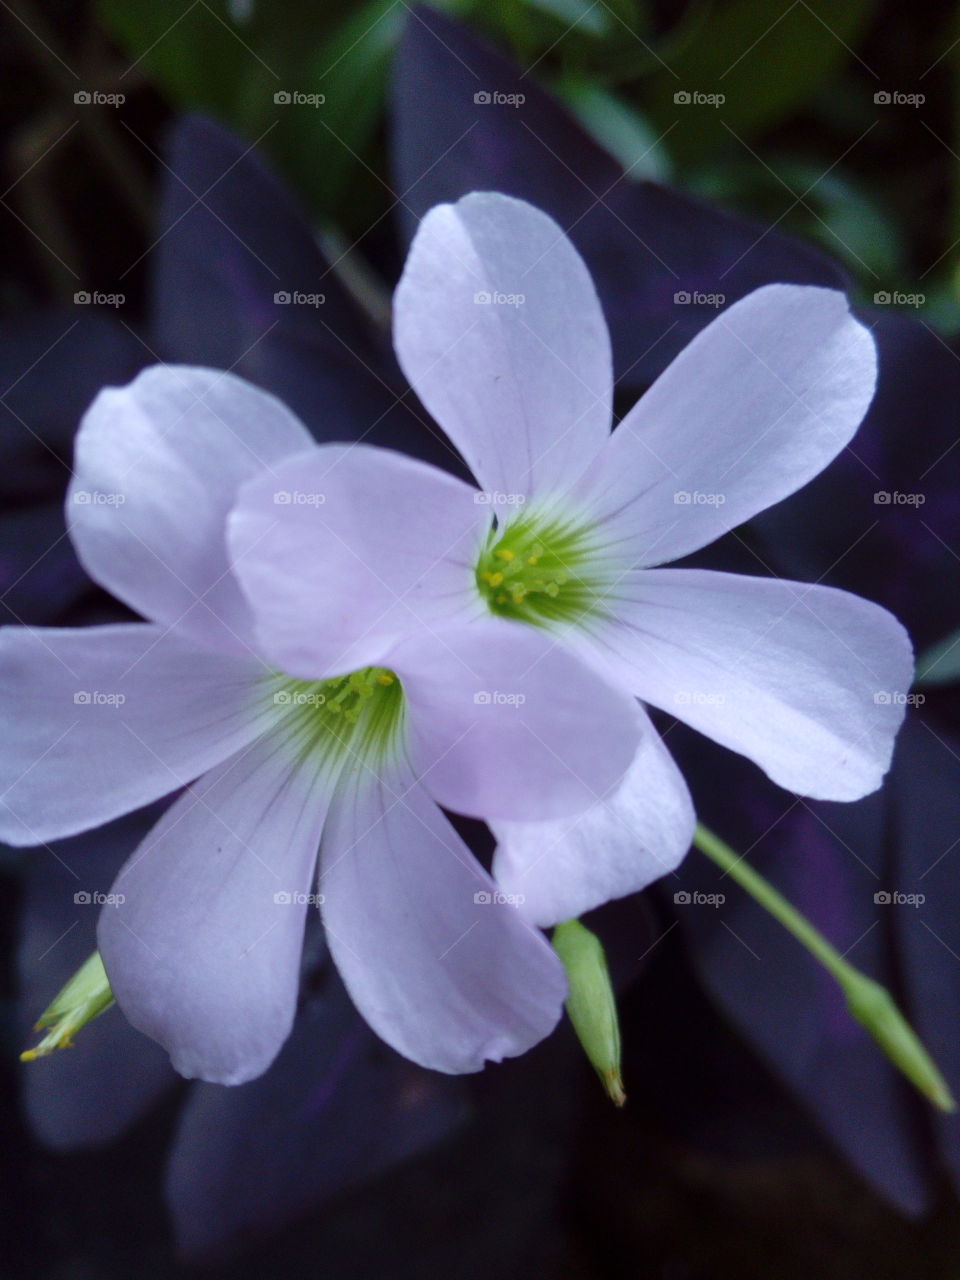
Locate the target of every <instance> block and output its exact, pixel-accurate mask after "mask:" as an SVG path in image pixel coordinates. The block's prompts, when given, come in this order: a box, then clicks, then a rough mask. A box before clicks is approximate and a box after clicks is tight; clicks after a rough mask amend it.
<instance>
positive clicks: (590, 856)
mask: <svg viewBox="0 0 960 1280" xmlns="http://www.w3.org/2000/svg"><path fill="white" fill-rule="evenodd" d="M695 825H696V816H695V814H694V811H693V803H692V802H691V800H690V793H689V791H688V790H687V785H686V783H685V782H684V780H683V777H682V775H681V773H680V770H679V769H678V768H677V766H676V765H675V764H674V762H673V759H672V757H671V755H670V753H669V751H667V749H666V747H665V746H664V745H663V742H662V740H661V738H660V736H659V734H658V733H657V732H656V730H655V729H654V727H653V725H652V724H649V722H648V724H647V732H645V734H644V736H643V739H642V741H641V743H640V747H639V749H638V751H637V754H636V756H635V757H634V760H633V763H632V764H631V766H630V768H629V770H628V771H627V774H626V776H625V777H624V779H623V781H622V782H621V783H620V786H619V787H618V788H617V790H616V791H614V792H613V794H612V795H611V796H609V797H608V798H607V799H606V800H603V801H601V802H600V803H599V804H596V805H594V806H593V808H591V809H587V810H586V812H584V813H581V814H577V815H576V816H575V817H573V818H565V819H563V820H562V821H560V822H495V823H492V824H491V827H492V830H493V833H494V835H495V836H496V837H497V852H496V855H495V857H494V862H493V875H494V879H495V880H496V882H497V884H498V885H499V886H500V888H501V889H502V890H503V892H504V893H505V894H507V895H508V896H510V897H512V898H514V899H516V900H518V901H520V903H521V904H522V905H521V910H522V911H523V913H524V914H525V915H526V916H527V918H528V919H529V920H531V921H532V922H533V923H534V924H538V925H540V926H542V927H544V928H546V927H547V926H548V925H554V924H560V923H561V921H563V920H571V919H573V918H574V917H576V916H580V915H583V913H584V912H586V911H592V910H593V909H594V907H599V906H601V905H602V904H603V903H604V902H610V901H611V900H612V899H614V898H622V897H624V896H625V895H626V894H628V893H637V892H638V891H639V890H640V889H645V888H646V887H647V885H648V884H652V883H653V881H654V880H659V878H660V877H661V876H665V875H667V874H668V873H669V872H671V871H673V870H674V869H675V868H676V867H677V866H679V864H680V863H681V862H682V861H683V859H684V858H685V857H686V855H687V852H688V850H689V849H690V844H691V842H692V840H693V829H694V826H695Z"/></svg>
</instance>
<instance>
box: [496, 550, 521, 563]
mask: <svg viewBox="0 0 960 1280" xmlns="http://www.w3.org/2000/svg"><path fill="white" fill-rule="evenodd" d="M493 554H494V555H495V556H496V557H497V559H498V560H507V561H510V560H515V559H516V558H517V557H516V552H514V551H511V550H510V548H509V547H500V548H499V550H497V551H495V552H494V553H493Z"/></svg>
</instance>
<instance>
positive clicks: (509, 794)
mask: <svg viewBox="0 0 960 1280" xmlns="http://www.w3.org/2000/svg"><path fill="white" fill-rule="evenodd" d="M385 662H386V663H387V664H388V665H390V666H391V667H392V668H393V669H394V670H395V671H397V673H398V674H399V676H400V678H401V680H402V682H403V691H404V697H405V701H406V706H407V717H408V726H409V729H408V732H409V741H410V755H411V759H412V761H413V764H414V766H415V768H416V770H417V776H418V777H420V778H421V779H422V781H423V785H424V786H425V787H426V788H427V790H428V791H429V792H430V794H431V795H432V796H433V797H434V799H436V800H437V801H438V802H439V803H440V804H442V805H445V806H446V807H447V808H448V809H453V810H456V811H457V812H458V813H466V814H471V815H473V816H475V817H478V818H512V819H515V820H518V821H525V820H528V819H532V820H539V819H547V818H558V817H562V816H565V815H566V814H570V813H576V812H579V811H581V810H583V809H586V808H588V807H589V806H591V805H592V804H594V803H595V802H596V801H597V800H598V799H600V798H601V797H603V796H605V795H606V794H607V793H608V792H609V791H611V790H613V789H614V788H615V787H616V786H617V785H618V784H619V782H620V779H621V778H622V777H623V775H624V774H625V772H626V771H627V769H628V768H629V766H630V762H631V760H632V759H633V757H634V754H635V752H636V749H637V745H638V743H639V741H640V732H641V714H640V710H639V708H638V707H637V704H636V703H635V701H634V700H633V698H632V697H630V696H629V695H627V694H626V693H624V692H622V691H621V690H619V689H618V688H617V686H616V685H615V684H613V683H611V682H609V681H608V680H607V679H606V678H605V677H604V676H601V675H598V674H597V673H596V672H595V671H594V670H593V669H592V668H591V667H590V666H588V665H587V664H586V663H584V662H581V661H580V660H579V659H578V658H576V657H574V656H573V654H571V653H570V652H569V651H568V650H567V649H565V648H564V646H563V645H562V644H560V643H558V641H557V640H556V639H555V638H554V637H552V636H550V635H549V634H548V633H547V632H545V631H540V630H538V629H536V628H534V627H530V626H526V625H524V624H523V623H519V622H508V621H507V620H506V619H503V618H487V619H478V620H477V621H475V622H471V623H468V624H466V625H465V626H461V627H450V628H446V629H444V630H443V631H439V632H437V633H435V634H429V635H424V636H417V637H414V638H411V639H409V640H406V641H404V642H402V643H401V644H400V645H398V646H397V647H396V649H394V650H392V651H391V652H390V653H389V654H388V655H387V656H386V658H385Z"/></svg>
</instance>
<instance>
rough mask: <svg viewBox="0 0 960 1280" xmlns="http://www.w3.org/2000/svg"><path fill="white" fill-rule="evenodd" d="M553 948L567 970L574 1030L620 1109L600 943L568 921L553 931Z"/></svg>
mask: <svg viewBox="0 0 960 1280" xmlns="http://www.w3.org/2000/svg"><path fill="white" fill-rule="evenodd" d="M553 949H554V951H556V953H557V955H558V956H559V957H560V959H561V961H562V962H563V967H564V969H566V971H567V982H568V983H569V986H570V995H569V997H568V999H567V1013H568V1014H569V1016H570V1021H571V1023H572V1024H573V1029H574V1031H576V1033H577V1037H578V1039H579V1040H580V1043H581V1044H582V1045H583V1050H584V1052H585V1053H586V1055H587V1057H588V1058H589V1059H590V1062H591V1063H592V1064H593V1066H594V1067H595V1069H596V1071H597V1074H598V1075H599V1076H600V1079H601V1081H602V1082H603V1087H604V1088H605V1089H606V1091H607V1094H608V1096H609V1097H610V1099H611V1100H612V1101H613V1102H614V1103H616V1105H617V1106H618V1107H622V1106H623V1104H624V1103H625V1102H626V1100H627V1095H626V1094H625V1093H624V1091H623V1080H622V1079H621V1076H620V1025H619V1023H618V1021H617V1002H616V999H615V998H614V994H613V987H612V986H611V984H610V973H609V971H608V969H607V960H606V956H605V955H604V952H603V944H602V943H601V941H600V939H599V938H598V937H597V935H596V934H595V933H591V932H590V930H589V929H587V928H585V927H584V926H583V925H582V924H581V923H580V921H579V920H567V921H565V923H563V924H558V925H557V927H556V928H555V929H554V931H553Z"/></svg>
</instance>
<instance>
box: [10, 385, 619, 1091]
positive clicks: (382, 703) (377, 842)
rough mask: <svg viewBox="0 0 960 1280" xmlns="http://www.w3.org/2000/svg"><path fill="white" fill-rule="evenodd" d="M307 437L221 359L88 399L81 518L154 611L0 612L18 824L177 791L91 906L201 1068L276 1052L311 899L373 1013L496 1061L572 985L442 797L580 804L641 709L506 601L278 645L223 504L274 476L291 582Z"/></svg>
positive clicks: (353, 595)
mask: <svg viewBox="0 0 960 1280" xmlns="http://www.w3.org/2000/svg"><path fill="white" fill-rule="evenodd" d="M311 447H312V446H311V440H310V437H309V435H308V433H307V432H306V430H305V429H304V428H303V427H302V426H301V424H300V423H299V422H298V421H297V420H296V419H295V418H294V417H293V415H292V414H290V413H289V412H288V411H287V410H286V409H285V408H284V406H283V405H282V404H280V403H279V402H278V401H277V400H275V399H274V398H273V397H272V396H269V395H266V394H265V393H263V392H261V391H258V390H257V389H256V388H254V387H252V386H250V385H248V384H246V383H244V382H242V381H241V380H240V379H238V378H235V377H232V376H231V375H229V374H224V373H218V372H216V371H214V370H207V369H189V368H176V367H163V368H155V369H150V370H147V371H146V372H145V373H143V374H141V375H140V376H139V377H138V378H137V379H136V380H135V381H134V382H133V383H132V384H131V385H130V386H129V387H124V388H119V389H108V390H106V391H104V392H102V393H101V394H100V395H99V396H98V397H97V399H96V401H95V402H94V404H93V406H92V407H91V409H90V410H89V412H88V413H87V415H86V417H85V419H84V422H83V424H82V426H81V429H80V433H79V435H78V437H77V449H76V460H75V475H74V480H73V484H72V486H71V491H70V494H69V495H68V499H67V513H68V519H69V522H70V534H71V538H72V540H73V542H74V545H75V547H76V550H77V553H78V555H79V557H80V559H81V560H82V561H83V564H84V565H85V567H86V569H87V570H88V572H89V573H90V574H91V576H92V577H93V578H94V579H95V580H96V581H98V582H100V583H101V584H102V585H103V586H104V587H106V588H107V589H108V590H109V591H111V592H112V593H113V594H114V595H115V596H116V597H117V598H118V599H120V600H122V601H124V602H125V603H126V604H128V605H129V606H130V607H131V608H133V609H136V610H137V611H138V612H139V613H141V614H142V615H143V616H144V617H146V618H147V619H149V621H148V622H143V623H141V622H131V623H123V624H120V625H114V626H102V627H84V628H80V629H54V628H48V629H39V630H33V629H30V628H26V627H8V628H4V629H3V631H2V632H0V703H2V708H3V712H4V734H3V741H2V745H0V839H3V840H5V841H7V842H8V843H10V844H17V845H34V844H39V843H41V842H43V841H48V840H55V839H59V838H61V837H64V836H69V835H73V834H76V833H78V832H81V831H86V830H89V829H91V828H93V827H97V826H99V825H101V824H102V823H105V822H108V821H110V820H111V819H113V818H116V817H118V816H120V815H121V814H124V813H127V812H129V811H131V810H134V809H137V808H139V807H141V806H142V805H145V804H147V803H149V802H151V801H153V800H156V799H158V798H159V797H161V796H164V795H168V794H170V793H172V792H175V791H177V790H179V789H180V788H186V790H185V791H183V793H182V794H181V795H180V796H178V797H177V798H176V799H175V800H174V802H173V803H172V805H171V806H170V808H169V809H168V810H167V811H166V813H165V814H164V816H163V817H162V818H161V819H160V821H159V823H158V824H157V826H156V827H155V828H154V829H153V831H152V832H151V833H150V834H149V835H148V836H147V838H146V839H145V840H144V841H143V843H142V844H141V845H140V847H139V848H138V849H137V850H136V851H135V852H134V853H133V854H132V856H131V858H130V859H129V861H128V862H127V864H126V866H125V867H124V868H123V870H122V871H121V872H120V875H119V878H118V879H117V881H116V883H115V885H114V893H113V894H112V895H111V898H112V900H111V901H110V905H108V906H107V907H106V908H105V909H104V911H103V912H102V914H101V917H100V926H99V943H100V950H101V952H102V955H103V960H104V964H105V966H106V969H107V973H108V975H109V978H110V983H111V986H112V988H113V991H114V994H115V995H116V997H117V1001H118V1003H119V1004H120V1007H121V1009H122V1010H123V1012H124V1013H125V1014H126V1016H127V1017H128V1018H129V1020H130V1021H131V1022H132V1023H133V1024H134V1025H135V1026H136V1027H138V1028H139V1029H140V1030H142V1031H144V1032H146V1033H147V1034H148V1035H151V1036H153V1037H154V1038H155V1039H157V1040H159V1041H160V1043H162V1044H163V1045H164V1046H165V1047H166V1048H167V1049H168V1051H169V1052H170V1054H171V1057H172V1059H173V1062H174V1065H175V1066H176V1067H177V1069H178V1070H179V1071H181V1072H182V1073H183V1074H184V1075H188V1076H201V1077H203V1078H204V1079H207V1080H213V1081H218V1082H221V1083H230V1084H232V1083H239V1082H241V1081H243V1080H248V1079H251V1078H252V1077H253V1076H256V1075H258V1074H259V1073H260V1072H261V1071H263V1070H265V1069H266V1067H267V1066H269V1064H270V1062H271V1061H272V1059H273V1058H274V1056H275V1055H276V1053H277V1051H278V1050H279V1048H280V1046H281V1045H282V1043H283V1041H284V1040H285V1038H286V1036H287V1034H288V1032H289V1030H290V1026H291V1023H292V1021H293V1017H294V1012H295V1009H296V1003H297V993H298V987H299V974H300V957H301V949H302V941H303V930H304V923H305V919H306V908H307V906H308V905H310V904H311V903H314V902H317V903H319V904H321V905H322V912H323V918H324V924H325V926H326V932H327V938H328V942H329V945H330V949H331V951H332V953H333V956H334V959H335V960H336V962H337V965H338V967H339V970H340V973H341V975H342V977H343V979H344V981H345V983H346V985H347V988H348V990H349V991H350V993H351V995H352V997H353V999H354V1001H355V1003H356V1004H357V1006H358V1008H359V1009H360V1011H361V1013H363V1014H364V1016H365V1017H366V1018H367V1020H368V1021H369V1022H370V1024H371V1025H372V1026H373V1028H374V1029H375V1030H376V1031H377V1032H378V1033H379V1034H380V1035H382V1036H383V1038H384V1039H385V1040H387V1041H388V1042H389V1043H390V1044H391V1045H393V1046H394V1047H395V1048H396V1049H398V1050H399V1051H400V1052H401V1053H404V1054H406V1055H407V1056H408V1057H410V1058H412V1059H414V1060H415V1061H417V1062H420V1063H422V1064H424V1065H426V1066H430V1067H435V1068H437V1069H439V1070H444V1071H451V1072H456V1071H472V1070H477V1069H478V1068H479V1067H481V1066H482V1065H483V1062H484V1059H486V1058H490V1059H494V1060H498V1059H500V1058H503V1057H507V1056H510V1055H513V1054H517V1053H522V1052H523V1051H524V1050H525V1049H527V1048H529V1047H530V1045H532V1044H535V1043H536V1042H537V1041H538V1040H540V1039H542V1038H543V1037H544V1036H545V1035H547V1034H548V1033H549V1031H550V1030H552V1028H553V1026H554V1025H555V1023H556V1021H557V1019H558V1018H559V1016H560V1013H561V1010H562V1007H563V1000H564V996H565V994H566V983H565V980H564V976H563V969H562V966H561V964H560V961H559V960H558V959H557V957H556V955H555V954H554V953H553V951H552V950H551V949H550V947H549V945H548V944H547V942H546V940H545V939H544V938H543V936H542V935H541V934H540V933H539V932H538V931H537V930H536V929H534V928H533V927H531V925H530V924H529V923H528V922H527V920H525V919H524V918H523V916H522V915H521V914H520V913H519V912H518V911H517V910H516V908H515V906H514V905H512V903H511V902H510V901H507V900H506V899H504V897H503V895H498V894H497V892H496V887H495V885H494V883H493V881H492V880H491V879H490V877H489V876H488V875H487V873H486V872H485V871H484V870H483V869H482V867H481V866H480V865H479V863H478V862H477V861H476V859H475V858H474V857H473V855H472V854H471V853H470V851H469V849H468V848H467V847H466V845H465V844H464V843H463V841H462V840H461V839H460V837H459V836H458V835H457V833H456V832H455V831H454V829H453V827H452V826H451V825H450V823H449V822H448V820H447V819H446V817H445V816H444V815H443V814H442V813H441V811H440V808H439V807H438V806H439V805H440V804H442V805H444V806H445V807H447V808H450V809H454V810H458V811H460V812H462V813H466V814H469V815H473V816H476V817H481V818H496V817H500V818H508V817H512V818H520V819H523V818H535V817H547V816H553V817H558V816H559V815H561V814H568V813H571V812H573V811H575V810H577V809H583V808H584V807H585V806H586V805H588V804H589V803H591V802H592V799H593V796H594V793H595V790H596V789H598V788H599V789H601V790H604V789H606V788H607V787H609V786H610V785H611V784H613V783H615V782H616V780H617V779H618V778H620V777H622V776H623V774H624V771H625V770H626V768H627V767H628V765H629V762H630V759H631V757H632V755H633V752H634V750H635V748H636V743H637V741H638V736H639V728H638V723H639V722H638V717H637V709H636V707H635V705H634V704H633V703H632V701H631V700H630V699H629V698H628V697H626V696H625V695H624V694H623V693H622V692H621V691H619V690H617V689H616V687H615V686H613V685H611V684H610V683H609V682H607V681H605V679H604V678H603V677H600V676H598V675H596V674H594V673H592V672H590V671H588V670H586V669H585V668H584V667H583V666H582V664H580V663H579V662H578V661H577V659H576V658H575V657H574V656H573V655H571V654H568V653H566V652H563V651H561V650H559V649H557V648H556V647H555V646H554V645H553V644H552V642H551V641H550V639H549V637H548V636H546V635H545V634H538V633H536V632H534V631H532V630H531V629H530V628H527V627H522V626H520V625H519V624H518V623H517V622H516V621H511V620H509V619H503V618H492V617H491V618H488V619H486V620H485V623H486V625H476V624H474V623H471V625H470V626H469V627H463V626H460V625H457V624H456V623H455V620H454V623H453V625H438V626H437V627H436V628H432V629H430V630H426V629H424V628H420V629H419V630H417V631H416V632H415V633H411V634H408V635H391V636H390V637H389V638H388V639H387V640H386V641H385V642H384V643H381V644H379V645H378V646H372V645H370V646H368V649H367V651H368V653H369V654H372V653H374V652H375V653H376V654H377V655H378V656H377V657H376V659H375V660H373V659H371V661H369V662H366V661H364V662H362V663H359V664H357V666H343V665H342V664H339V663H338V662H336V661H331V662H327V661H325V660H324V661H320V662H316V663H311V664H294V666H291V667H289V668H285V667H283V666H279V667H278V666H277V665H276V664H275V663H273V662H272V661H270V660H269V659H268V660H265V659H264V655H263V652H262V650H261V647H260V645H259V643H258V640H257V637H256V635H255V632H254V626H253V614H252V611H251V602H250V601H248V600H247V599H246V598H245V596H244V593H243V591H242V590H241V587H240V584H239V583H238V581H237V578H236V576H235V575H234V572H233V571H232V569H231V565H230V561H229V558H228V549H227V543H226V538H225V521H226V517H227V513H228V512H229V510H230V508H231V506H232V504H233V502H234V500H235V498H236V495H237V490H238V487H239V486H240V485H241V484H242V483H244V482H252V483H254V484H259V483H260V482H261V481H262V482H263V484H264V485H265V486H266V488H267V489H268V490H269V491H270V494H271V513H272V521H273V522H276V523H277V530H276V536H274V537H272V538H271V539H270V541H271V544H272V545H273V546H274V549H275V553H276V554H278V555H279V556H280V557H281V561H280V562H277V563H276V564H275V565H274V568H273V570H266V569H265V563H264V561H263V558H262V556H261V558H260V559H259V560H258V565H259V571H260V572H261V573H263V572H267V575H268V576H270V574H271V573H272V574H275V575H277V576H283V577H284V580H285V581H287V582H288V584H289V583H290V581H291V579H290V573H289V571H290V568H291V566H289V565H286V564H284V563H282V557H283V555H284V552H283V533H282V530H283V528H285V527H286V524H287V518H288V517H290V518H291V521H292V525H293V527H294V528H296V527H297V517H299V516H301V515H302V514H303V513H305V512H309V513H312V514H313V515H314V516H316V515H317V513H318V512H320V511H323V510H324V507H323V505H322V504H321V503H319V501H317V502H308V503H305V504H299V503H296V502H294V500H293V495H294V494H305V496H306V497H308V498H314V499H319V497H320V496H322V495H321V491H319V490H317V489H316V488H315V487H312V486H304V484H302V483H299V482H298V480H297V477H296V474H295V473H294V472H290V473H289V474H290V475H291V476H292V477H293V478H292V480H291V481H290V483H287V479H288V468H286V466H285V459H287V458H289V457H291V456H292V457H293V458H294V460H296V458H297V457H298V456H300V455H302V453H303V451H304V450H305V449H311ZM310 456H311V457H312V456H313V454H312V453H311V454H310ZM281 469H282V470H283V471H284V480H283V481H282V482H281V480H280V478H279V476H280V471H281ZM257 477H259V479H257ZM81 495H83V498H81ZM91 495H98V500H97V501H92V500H91ZM284 499H286V500H284ZM278 539H279V542H278ZM445 547H446V549H449V544H445ZM383 568H384V570H385V571H386V572H389V568H388V566H383ZM310 569H311V572H310V575H308V577H307V578H305V579H304V580H303V582H302V583H301V585H300V588H299V595H300V600H301V605H302V607H303V608H304V610H305V612H306V614H307V616H308V617H309V616H310V612H311V607H312V601H311V596H312V593H313V591H314V590H315V583H314V580H313V573H314V571H315V569H316V566H311V567H310ZM320 577H321V579H323V578H324V575H323V574H322V572H321V574H320ZM320 590H321V594H322V595H323V598H324V604H325V607H326V608H327V609H328V610H330V611H331V612H332V613H333V614H334V615H335V616H338V617H339V616H344V617H346V616H351V615H352V614H353V613H354V611H356V612H357V614H358V616H363V613H364V610H365V609H366V607H367V605H366V602H365V601H364V599H363V595H362V591H363V583H362V582H361V583H358V582H350V581H349V580H348V578H346V577H344V576H342V575H340V576H338V574H337V573H336V571H334V572H332V573H331V575H330V576H329V577H327V578H325V579H324V580H323V581H322V584H321V587H320ZM304 667H306V668H307V669H306V670H304ZM303 676H305V677H306V678H305V679H300V678H298V677H303ZM501 692H502V693H504V694H505V698H500V697H495V696H493V695H494V694H498V693H501ZM478 694H487V695H488V696H487V697H486V698H479V697H478ZM611 743H612V746H611ZM318 864H319V883H318V880H317V869H318ZM315 890H316V892H315Z"/></svg>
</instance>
